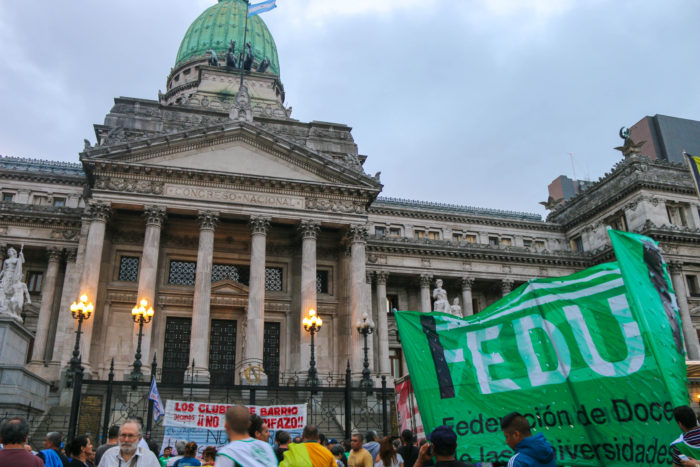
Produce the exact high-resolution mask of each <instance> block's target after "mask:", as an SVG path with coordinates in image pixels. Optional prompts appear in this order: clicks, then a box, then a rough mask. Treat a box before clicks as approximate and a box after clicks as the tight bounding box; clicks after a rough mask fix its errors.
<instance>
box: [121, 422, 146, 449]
mask: <svg viewBox="0 0 700 467" xmlns="http://www.w3.org/2000/svg"><path fill="white" fill-rule="evenodd" d="M142 435H143V433H141V425H140V424H139V422H138V420H134V419H133V418H130V419H128V420H126V421H125V422H124V423H122V426H121V427H120V428H119V451H120V452H121V453H122V454H128V455H132V454H134V453H135V452H136V448H137V447H138V446H139V441H140V440H141V436H142Z"/></svg>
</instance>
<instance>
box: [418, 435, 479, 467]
mask: <svg viewBox="0 0 700 467" xmlns="http://www.w3.org/2000/svg"><path fill="white" fill-rule="evenodd" d="M431 451H432V454H431ZM455 452H457V434H456V433H455V432H454V430H452V428H450V427H449V426H447V425H442V426H439V427H437V428H435V429H434V430H433V432H432V433H430V442H429V443H425V444H424V445H423V446H421V448H420V451H418V459H416V463H415V464H413V467H423V466H424V465H428V464H429V463H430V461H431V458H432V457H433V456H435V464H433V465H434V466H435V467H474V464H466V463H464V462H461V461H458V460H457V458H456V457H455Z"/></svg>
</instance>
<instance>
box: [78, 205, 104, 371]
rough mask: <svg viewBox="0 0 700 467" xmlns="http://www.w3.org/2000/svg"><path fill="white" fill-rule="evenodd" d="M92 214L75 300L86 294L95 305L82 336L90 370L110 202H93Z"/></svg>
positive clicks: (90, 209)
mask: <svg viewBox="0 0 700 467" xmlns="http://www.w3.org/2000/svg"><path fill="white" fill-rule="evenodd" d="M88 214H89V216H90V227H89V229H88V235H87V242H86V245H85V257H84V261H83V271H82V275H81V279H80V287H79V288H78V296H76V297H74V298H73V300H74V301H76V300H78V298H79V296H80V295H82V294H86V295H87V296H88V300H89V301H90V302H92V304H93V305H94V306H95V312H94V314H93V316H91V317H90V319H88V320H87V321H83V326H82V329H81V331H82V333H83V334H82V336H81V337H80V354H81V358H82V363H83V366H84V367H85V368H86V370H88V371H89V368H90V346H91V344H92V327H93V325H94V323H95V319H96V316H94V315H96V314H97V313H100V311H101V309H100V308H99V307H98V304H97V292H98V287H99V284H100V266H101V265H102V249H103V247H104V241H105V230H106V228H107V219H108V218H109V215H110V214H111V207H110V205H109V203H99V202H92V203H90V205H89V206H88ZM74 321H75V322H74V329H75V330H77V329H78V321H77V320H74Z"/></svg>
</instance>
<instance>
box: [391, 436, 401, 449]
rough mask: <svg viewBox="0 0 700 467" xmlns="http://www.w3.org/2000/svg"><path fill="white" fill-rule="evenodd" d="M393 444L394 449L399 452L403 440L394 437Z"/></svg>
mask: <svg viewBox="0 0 700 467" xmlns="http://www.w3.org/2000/svg"><path fill="white" fill-rule="evenodd" d="M391 444H393V445H394V450H396V452H398V451H399V449H400V448H401V440H400V439H399V438H394V439H392V440H391Z"/></svg>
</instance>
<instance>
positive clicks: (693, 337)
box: [668, 261, 700, 360]
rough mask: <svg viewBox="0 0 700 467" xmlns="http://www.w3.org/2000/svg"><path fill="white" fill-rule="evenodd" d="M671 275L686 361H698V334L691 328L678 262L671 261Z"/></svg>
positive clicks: (699, 352) (693, 327)
mask: <svg viewBox="0 0 700 467" xmlns="http://www.w3.org/2000/svg"><path fill="white" fill-rule="evenodd" d="M668 269H669V271H670V273H671V282H672V283H673V289H674V290H675V292H676V300H677V302H678V308H680V311H681V325H682V328H683V340H684V341H685V349H686V352H687V353H688V360H700V345H699V344H698V334H697V332H696V331H695V326H693V321H692V319H691V317H690V310H689V309H688V296H687V295H686V291H685V283H684V282H683V263H681V262H680V261H671V262H670V263H669V265H668Z"/></svg>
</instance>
